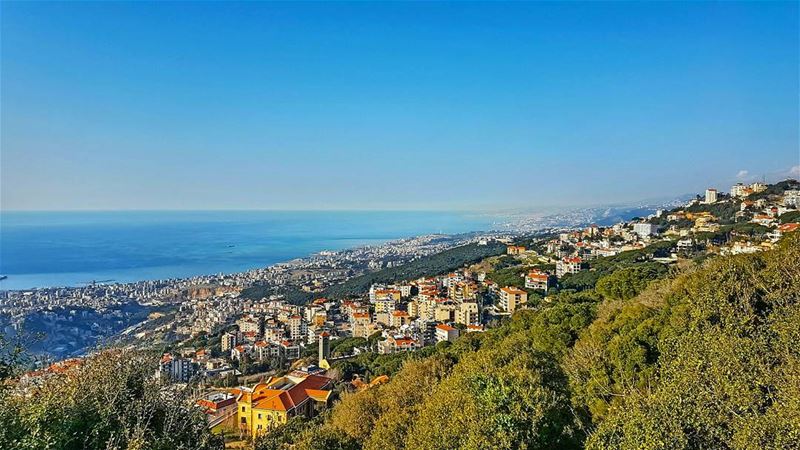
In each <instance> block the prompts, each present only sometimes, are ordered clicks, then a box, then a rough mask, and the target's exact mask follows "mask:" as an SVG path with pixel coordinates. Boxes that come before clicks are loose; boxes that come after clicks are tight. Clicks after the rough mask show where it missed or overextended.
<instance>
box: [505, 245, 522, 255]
mask: <svg viewBox="0 0 800 450" xmlns="http://www.w3.org/2000/svg"><path fill="white" fill-rule="evenodd" d="M506 253H507V254H509V255H521V254H523V253H525V246H524V245H509V246H508V247H506Z"/></svg>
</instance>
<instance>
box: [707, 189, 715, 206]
mask: <svg viewBox="0 0 800 450" xmlns="http://www.w3.org/2000/svg"><path fill="white" fill-rule="evenodd" d="M716 201H717V190H716V189H713V188H708V189H706V203H716Z"/></svg>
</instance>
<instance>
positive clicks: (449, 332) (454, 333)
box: [435, 323, 458, 342]
mask: <svg viewBox="0 0 800 450" xmlns="http://www.w3.org/2000/svg"><path fill="white" fill-rule="evenodd" d="M435 336H436V342H442V341H450V342H453V341H455V340H456V339H457V338H458V328H454V327H451V326H450V325H447V324H443V323H440V324H439V325H436V334H435Z"/></svg>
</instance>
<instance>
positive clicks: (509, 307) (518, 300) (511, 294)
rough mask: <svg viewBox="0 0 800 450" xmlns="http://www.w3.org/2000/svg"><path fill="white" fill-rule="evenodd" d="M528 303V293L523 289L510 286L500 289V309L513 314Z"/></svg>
mask: <svg viewBox="0 0 800 450" xmlns="http://www.w3.org/2000/svg"><path fill="white" fill-rule="evenodd" d="M527 302H528V293H527V292H526V291H523V290H522V289H518V288H515V287H513V286H508V287H504V288H500V307H501V308H503V309H504V310H506V311H508V312H510V313H513V312H514V311H516V310H517V309H518V308H519V307H520V305H523V304H525V303H527Z"/></svg>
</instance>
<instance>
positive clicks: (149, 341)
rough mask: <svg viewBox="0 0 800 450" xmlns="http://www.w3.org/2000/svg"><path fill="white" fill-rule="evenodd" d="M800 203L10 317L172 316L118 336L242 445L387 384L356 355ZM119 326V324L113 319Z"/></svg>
mask: <svg viewBox="0 0 800 450" xmlns="http://www.w3.org/2000/svg"><path fill="white" fill-rule="evenodd" d="M798 207H800V183H798V182H797V181H795V180H787V181H783V182H780V183H777V184H774V185H767V184H764V183H752V184H747V185H745V184H736V185H734V186H732V187H731V188H730V189H729V191H728V192H722V191H720V190H717V189H715V188H709V189H707V190H706V191H705V192H704V193H703V194H702V195H698V196H697V197H696V198H694V199H691V200H690V201H688V202H687V203H685V204H684V205H682V206H679V207H675V208H672V209H670V210H663V209H659V210H657V211H655V212H654V213H652V214H649V215H648V216H645V217H635V218H631V219H630V220H627V221H624V222H619V223H616V224H614V225H611V226H599V225H596V224H588V225H585V226H582V227H579V228H576V227H570V228H565V229H547V230H541V231H540V232H538V233H536V234H517V235H508V234H505V233H485V234H480V235H471V236H467V237H459V238H454V239H446V238H444V237H442V236H424V237H418V238H413V239H406V240H402V241H396V242H391V243H388V244H386V245H383V246H376V247H364V248H359V249H353V250H346V251H342V252H324V253H321V254H317V255H314V256H312V257H310V258H307V259H304V260H297V261H292V262H290V263H286V264H278V265H275V266H272V267H270V268H267V269H262V270H255V271H251V272H247V273H245V274H237V275H228V276H224V275H218V276H209V277H198V278H193V279H187V280H173V281H162V282H142V283H135V284H131V285H107V286H106V285H97V286H89V287H84V288H63V289H54V290H48V289H42V290H32V291H24V292H5V293H3V299H2V309H0V313H2V314H5V315H7V316H8V315H9V314H10V315H12V316H13V315H15V314H22V312H23V311H26V310H27V309H36V308H39V309H47V308H53V307H62V308H64V310H70V309H72V310H75V308H78V307H81V308H96V309H99V310H103V309H105V310H109V309H111V308H114V307H119V306H122V305H124V304H127V303H129V302H131V301H133V300H136V301H137V302H140V303H142V304H143V305H150V306H155V307H165V306H171V307H172V308H167V309H164V310H158V309H156V310H154V311H152V312H150V313H149V314H148V316H147V318H146V319H145V320H142V321H141V322H139V323H137V324H134V325H131V326H128V327H126V328H125V329H124V330H120V331H119V335H120V336H121V337H122V338H124V339H120V340H118V341H116V344H117V345H125V346H128V347H132V348H139V349H146V348H150V349H153V348H155V349H158V351H159V352H160V353H159V354H160V362H159V364H158V368H157V369H156V370H155V373H154V376H155V377H157V378H158V379H160V380H163V381H164V382H165V383H167V384H177V385H185V384H191V385H193V386H196V389H197V391H198V394H197V398H196V402H195V403H196V405H197V407H199V408H202V410H203V411H205V413H206V414H207V417H208V421H209V426H210V427H212V428H213V429H217V430H222V432H226V430H227V432H229V433H231V434H232V435H235V436H236V438H237V439H247V438H248V437H250V438H252V437H255V436H257V435H258V434H259V433H263V432H266V431H267V430H269V429H271V428H273V427H274V426H276V424H282V423H286V422H287V420H288V419H289V418H291V417H312V416H314V415H316V414H318V413H319V412H320V411H321V410H323V409H324V408H326V407H328V406H330V404H331V402H332V401H333V400H334V399H335V396H336V395H337V393H338V392H341V391H342V390H363V389H369V388H370V386H374V385H376V384H380V383H383V382H385V381H386V380H388V375H386V374H378V373H358V371H359V366H358V364H357V363H355V362H354V361H356V360H357V359H358V358H359V357H363V356H364V355H398V354H407V353H411V352H415V351H419V350H421V349H425V348H430V347H435V346H437V345H448V344H442V343H453V342H455V341H456V340H458V338H459V337H460V336H462V335H465V334H469V333H481V332H484V331H485V330H486V329H488V328H491V327H493V326H495V325H496V324H499V323H502V322H503V321H504V320H505V318H507V317H508V316H510V315H512V314H514V313H515V312H516V311H518V310H521V309H536V308H539V307H541V306H542V305H543V304H547V302H549V301H550V297H551V296H553V295H556V294H558V292H559V291H561V290H570V289H575V288H576V286H579V283H580V282H581V281H580V279H581V277H585V276H593V274H595V273H597V272H598V271H599V270H600V268H601V267H602V262H603V261H607V260H611V259H613V258H616V257H620V256H624V255H632V257H633V258H635V259H636V261H641V262H647V263H653V264H656V265H657V266H658V267H659V268H664V267H669V266H670V265H672V264H676V263H678V262H679V261H681V260H682V259H696V258H708V257H713V256H714V255H727V254H742V253H753V252H759V251H763V250H768V249H770V248H771V247H772V246H774V245H775V243H776V242H777V241H778V240H780V239H781V237H782V236H783V235H784V234H786V233H790V232H793V231H795V230H797V229H798V228H800V210H799V209H798ZM470 245H471V246H475V247H476V248H477V247H487V248H488V247H489V246H496V247H497V248H500V249H501V251H500V252H498V253H497V254H495V255H492V256H488V257H485V258H480V259H479V260H475V261H470V262H469V263H465V264H463V265H461V266H459V267H452V268H450V269H451V270H447V271H444V272H441V273H430V274H426V275H423V276H420V277H414V278H411V279H396V280H394V281H392V282H384V283H372V284H371V285H370V286H369V287H368V289H365V290H364V291H363V292H358V293H355V294H352V295H344V296H341V295H337V296H328V295H326V294H327V293H328V292H329V291H327V290H326V289H327V288H329V287H331V286H333V285H336V284H338V283H342V282H344V281H346V280H348V279H352V278H353V277H355V276H357V275H361V274H364V273H368V272H377V273H380V271H382V270H387V269H390V268H392V267H397V266H400V265H403V264H408V263H409V262H412V261H414V260H421V259H424V258H426V257H429V256H430V255H434V254H437V253H440V252H442V251H444V250H448V249H453V248H457V247H460V246H470ZM264 280H268V281H269V282H270V283H273V284H274V285H278V286H282V287H285V286H292V287H294V288H295V289H297V290H298V291H299V292H303V293H305V294H308V297H307V300H305V301H302V302H298V301H292V300H290V299H289V298H287V297H286V295H285V294H283V293H281V291H273V290H263V291H261V290H255V291H251V292H256V293H257V294H258V295H249V296H245V295H244V294H245V293H247V292H248V291H247V289H248V288H252V287H253V286H258V285H257V284H256V283H258V282H263V281H264ZM65 314H68V315H73V316H74V314H73V313H71V312H66V313H65ZM109 314H112V313H109ZM78 316H80V315H78ZM78 319H79V317H76V319H75V320H78ZM114 319H116V320H122V318H121V316H120V315H119V314H116V315H114ZM70 364H80V359H66V360H64V361H61V362H56V363H54V364H52V365H50V366H45V367H43V368H41V369H39V370H36V371H33V372H30V373H29V374H27V375H26V376H25V378H26V380H27V381H28V382H35V380H36V379H37V378H39V377H44V376H47V375H48V373H51V372H53V371H56V372H58V371H61V370H64V367H66V366H69V365H70ZM347 364H350V366H349V367H350V369H348V370H345V367H348V366H347ZM353 367H355V369H353ZM354 370H355V372H354V373H349V372H352V371H354Z"/></svg>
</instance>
